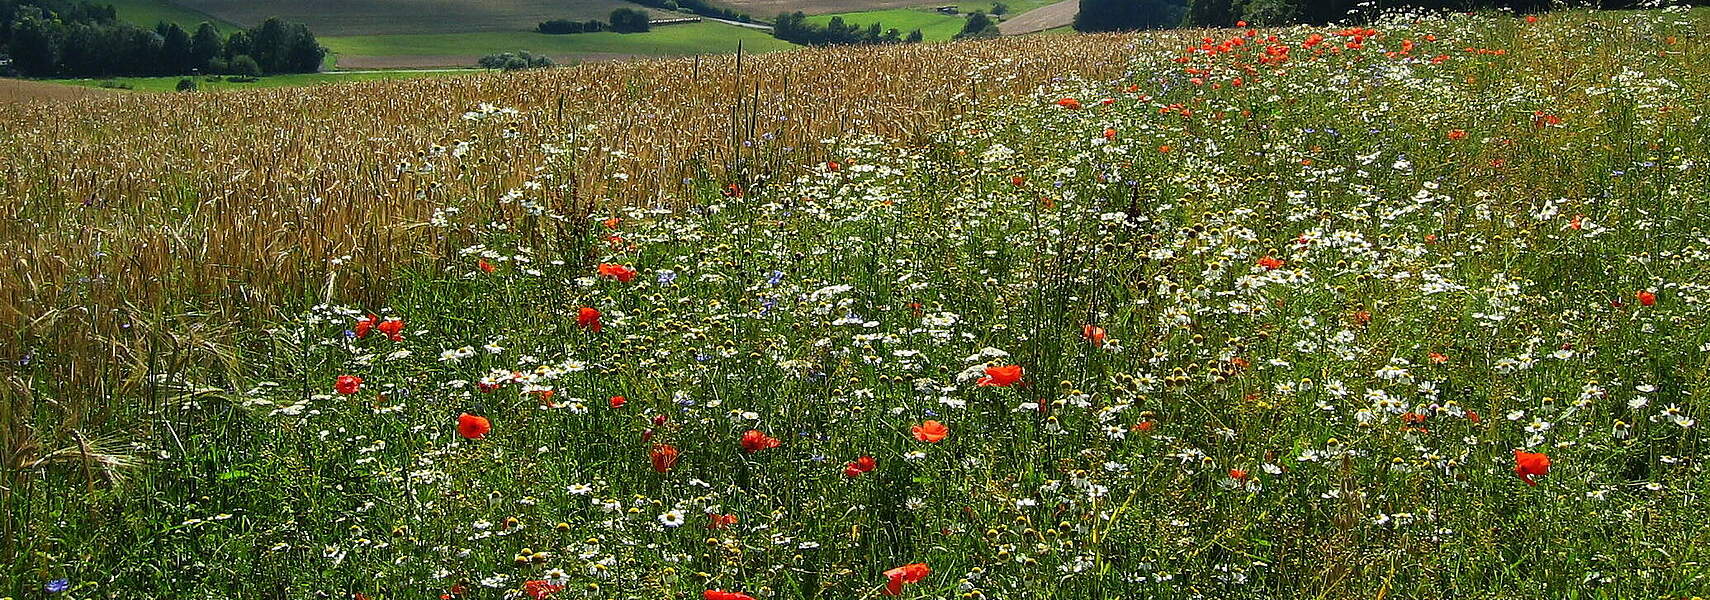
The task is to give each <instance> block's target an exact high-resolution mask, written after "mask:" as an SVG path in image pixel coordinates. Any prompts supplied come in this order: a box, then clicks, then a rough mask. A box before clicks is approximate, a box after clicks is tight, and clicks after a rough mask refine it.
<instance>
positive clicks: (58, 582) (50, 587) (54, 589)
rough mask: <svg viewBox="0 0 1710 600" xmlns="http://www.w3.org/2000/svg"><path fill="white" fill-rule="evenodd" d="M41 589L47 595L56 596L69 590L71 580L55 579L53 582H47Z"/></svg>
mask: <svg viewBox="0 0 1710 600" xmlns="http://www.w3.org/2000/svg"><path fill="white" fill-rule="evenodd" d="M42 589H43V590H46V591H47V593H49V594H58V593H60V592H63V591H65V590H69V589H71V580H70V579H65V578H60V579H55V580H53V581H49V582H47V584H45V585H43V586H42Z"/></svg>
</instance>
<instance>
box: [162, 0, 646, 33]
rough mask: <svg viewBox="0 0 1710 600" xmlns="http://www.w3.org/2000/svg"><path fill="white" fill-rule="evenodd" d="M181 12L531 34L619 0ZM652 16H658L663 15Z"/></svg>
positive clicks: (353, 26) (448, 1)
mask: <svg viewBox="0 0 1710 600" xmlns="http://www.w3.org/2000/svg"><path fill="white" fill-rule="evenodd" d="M173 2H175V3H176V4H178V5H179V6H182V7H184V8H187V9H190V10H194V11H198V12H201V13H206V14H209V15H213V16H215V17H217V18H220V19H222V20H225V21H228V22H232V23H238V24H241V25H245V26H249V25H254V24H256V23H260V22H261V21H263V20H265V19H267V18H268V17H280V18H282V19H285V20H287V21H291V22H297V23H305V24H307V25H308V26H309V29H311V30H313V31H314V32H315V35H318V36H325V37H339V36H350V35H393V34H429V33H471V32H494V31H531V30H533V29H534V26H535V24H537V23H540V22H541V21H547V20H551V19H571V20H578V21H585V20H589V19H599V20H602V21H603V20H605V19H606V17H607V16H608V15H610V14H611V12H612V11H613V10H615V9H619V8H632V9H642V8H643V7H641V6H639V5H637V4H635V3H633V2H625V1H624V0H293V1H291V2H256V1H254V0H173ZM650 12H654V14H658V15H661V16H664V15H668V14H669V13H660V12H657V11H650Z"/></svg>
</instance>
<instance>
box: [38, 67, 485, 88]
mask: <svg viewBox="0 0 1710 600" xmlns="http://www.w3.org/2000/svg"><path fill="white" fill-rule="evenodd" d="M479 72H482V71H477V70H469V71H414V70H395V71H372V72H356V73H341V72H337V71H332V72H326V73H299V74H291V75H272V76H268V77H262V78H261V79H260V80H258V81H254V82H248V83H243V82H233V81H226V80H225V78H224V77H192V78H190V79H192V80H194V81H195V82H196V89H197V90H198V91H203V92H215V91H225V90H248V89H257V88H275V87H296V86H305V85H323V84H329V83H348V82H352V81H378V80H383V79H412V78H417V77H443V76H449V75H461V74H466V73H479ZM182 79H184V77H179V76H172V77H112V78H107V79H55V80H50V81H52V82H53V83H63V84H67V85H77V86H84V87H100V88H117V89H126V90H133V91H138V92H172V91H177V89H178V82H179V81H180V80H182Z"/></svg>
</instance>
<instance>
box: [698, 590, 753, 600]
mask: <svg viewBox="0 0 1710 600" xmlns="http://www.w3.org/2000/svg"><path fill="white" fill-rule="evenodd" d="M701 598H703V599H704V600H754V597H753V596H750V595H748V594H738V593H736V592H727V591H724V590H707V591H706V592H705V593H703V594H701Z"/></svg>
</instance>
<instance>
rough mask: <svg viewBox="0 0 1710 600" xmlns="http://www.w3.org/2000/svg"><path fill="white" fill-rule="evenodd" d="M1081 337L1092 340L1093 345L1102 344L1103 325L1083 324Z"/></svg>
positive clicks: (1103, 336) (1103, 335)
mask: <svg viewBox="0 0 1710 600" xmlns="http://www.w3.org/2000/svg"><path fill="white" fill-rule="evenodd" d="M1081 337H1082V338H1085V339H1086V341H1088V342H1092V345H1094V346H1099V347H1103V346H1104V338H1105V333H1104V328H1103V327H1099V326H1097V325H1083V326H1081Z"/></svg>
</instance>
